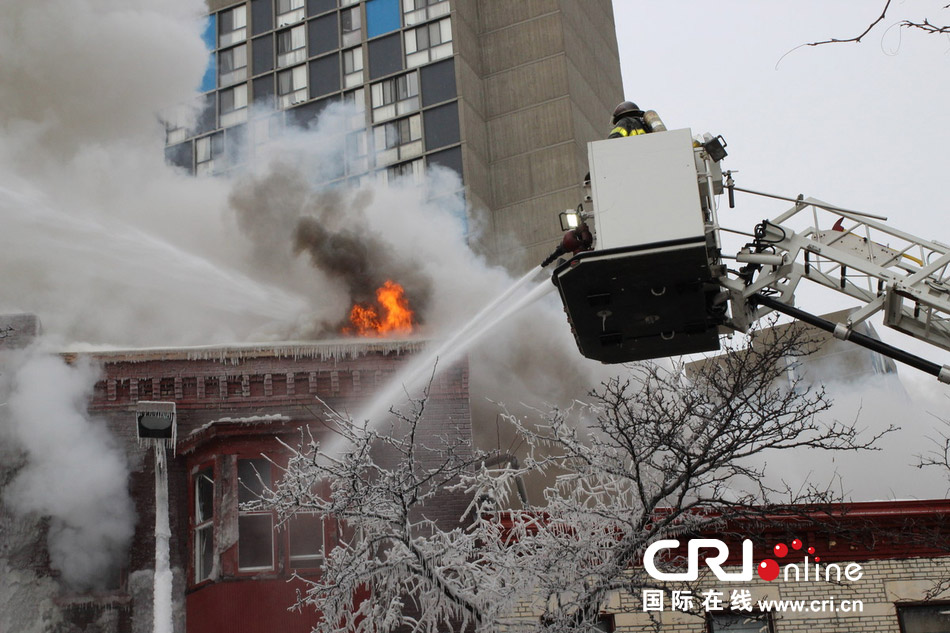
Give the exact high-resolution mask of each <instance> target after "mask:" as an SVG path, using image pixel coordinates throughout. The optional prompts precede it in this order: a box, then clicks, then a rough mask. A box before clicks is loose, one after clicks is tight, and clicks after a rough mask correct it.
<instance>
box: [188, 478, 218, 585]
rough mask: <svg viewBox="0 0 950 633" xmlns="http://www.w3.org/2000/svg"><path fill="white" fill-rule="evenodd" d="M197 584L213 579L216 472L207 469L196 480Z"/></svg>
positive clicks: (195, 538)
mask: <svg viewBox="0 0 950 633" xmlns="http://www.w3.org/2000/svg"><path fill="white" fill-rule="evenodd" d="M193 490H194V495H195V509H194V517H195V522H194V530H195V533H194V548H195V558H194V565H195V582H196V583H199V582H201V581H202V580H207V579H208V578H210V577H211V568H212V567H213V566H214V471H213V470H212V469H211V468H205V469H204V470H200V471H198V474H197V475H195V478H194V488H193Z"/></svg>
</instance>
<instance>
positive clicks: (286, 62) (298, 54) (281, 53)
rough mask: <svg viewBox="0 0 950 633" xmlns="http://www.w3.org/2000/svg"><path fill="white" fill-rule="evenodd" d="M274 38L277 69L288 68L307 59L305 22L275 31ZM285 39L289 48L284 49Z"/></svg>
mask: <svg viewBox="0 0 950 633" xmlns="http://www.w3.org/2000/svg"><path fill="white" fill-rule="evenodd" d="M274 39H275V40H276V45H277V64H276V67H277V68H278V69H282V68H290V67H292V66H296V65H297V64H302V63H303V62H305V61H306V60H307V26H306V25H305V24H298V25H296V26H292V27H290V28H287V29H282V30H280V31H277V32H276V33H275V38H274ZM287 41H289V44H290V48H288V49H287V50H284V42H287ZM295 43H296V44H299V45H295Z"/></svg>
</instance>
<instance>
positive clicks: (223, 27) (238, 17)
mask: <svg viewBox="0 0 950 633" xmlns="http://www.w3.org/2000/svg"><path fill="white" fill-rule="evenodd" d="M245 39H247V7H246V6H245V5H243V4H242V5H241V6H239V7H234V8H233V9H229V10H227V11H222V12H221V13H219V14H218V47H219V48H224V47H225V46H231V45H232V44H237V43H238V42H243V41H244V40H245Z"/></svg>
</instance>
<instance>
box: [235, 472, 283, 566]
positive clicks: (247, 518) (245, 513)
mask: <svg viewBox="0 0 950 633" xmlns="http://www.w3.org/2000/svg"><path fill="white" fill-rule="evenodd" d="M237 467H238V504H239V505H238V569H239V570H240V571H260V570H270V569H273V568H274V515H273V513H272V512H270V511H269V510H268V511H264V512H261V511H259V510H248V509H247V505H246V504H248V503H252V502H254V501H258V500H260V498H261V496H262V495H263V493H264V489H265V488H269V487H270V485H271V478H270V472H271V464H270V462H269V461H267V460H266V459H263V458H257V459H239V460H238V463H237Z"/></svg>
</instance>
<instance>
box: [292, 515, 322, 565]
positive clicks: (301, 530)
mask: <svg viewBox="0 0 950 633" xmlns="http://www.w3.org/2000/svg"><path fill="white" fill-rule="evenodd" d="M287 532H288V535H289V537H290V547H289V548H288V550H289V552H290V566H291V567H293V568H296V569H301V568H314V567H319V566H320V563H322V562H323V542H324V541H323V538H324V537H323V519H321V518H320V516H318V515H316V514H313V513H311V512H298V513H297V514H295V515H294V516H293V517H291V518H290V519H289V520H288V521H287Z"/></svg>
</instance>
